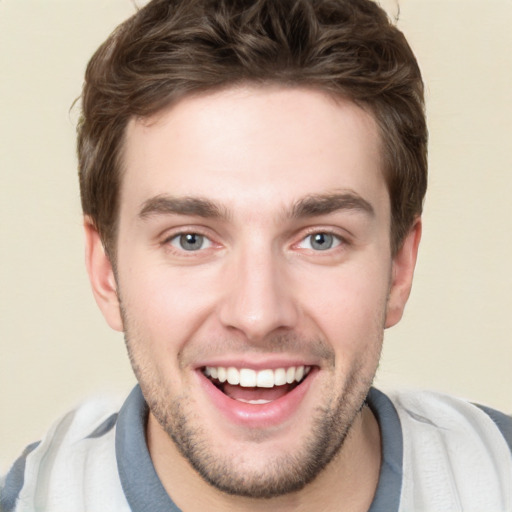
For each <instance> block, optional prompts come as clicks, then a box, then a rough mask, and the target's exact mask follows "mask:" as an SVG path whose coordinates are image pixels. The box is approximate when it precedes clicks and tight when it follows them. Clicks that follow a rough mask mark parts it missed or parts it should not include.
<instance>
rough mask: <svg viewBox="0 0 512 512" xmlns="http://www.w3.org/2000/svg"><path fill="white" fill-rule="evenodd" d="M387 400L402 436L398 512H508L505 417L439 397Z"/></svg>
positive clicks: (510, 426) (510, 462) (510, 480)
mask: <svg viewBox="0 0 512 512" xmlns="http://www.w3.org/2000/svg"><path fill="white" fill-rule="evenodd" d="M389 397H390V399H391V401H392V402H393V404H394V406H395V408H396V410H397V413H398V416H399V418H400V423H401V427H402V434H403V449H404V451H403V475H404V478H403V482H402V486H403V487H402V500H403V502H405V503H406V505H404V503H402V504H403V505H404V506H405V508H403V510H426V509H429V510H465V511H466V510H468V511H473V510H474V511H477V510H496V511H501V510H510V508H511V507H512V436H511V433H512V418H511V417H510V416H507V415H506V414H503V413H500V412H498V411H495V410H493V409H489V408H486V407H482V406H477V405H475V404H472V403H470V402H467V401H465V400H461V399H458V398H455V397H452V396H449V395H444V394H441V393H434V392H426V391H421V392H401V393H390V394H389ZM424 496H429V501H428V506H427V505H426V504H425V503H422V502H418V499H420V498H419V497H424ZM450 507H452V508H450Z"/></svg>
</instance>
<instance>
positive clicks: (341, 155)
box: [121, 87, 387, 213]
mask: <svg viewBox="0 0 512 512" xmlns="http://www.w3.org/2000/svg"><path fill="white" fill-rule="evenodd" d="M123 171H124V173H123V181H122V187H121V213H122V212H123V209H125V210H126V209H129V210H133V211H135V210H136V209H137V208H140V206H141V205H142V204H143V203H144V201H147V199H149V198H151V197H155V196H158V195H162V194H171V195H173V196H192V197H194V196H200V197H208V198H213V199H214V200H216V201H219V202H220V203H224V204H226V205H228V206H232V207H233V208H236V207H237V206H239V207H241V208H242V207H245V208H248V207H249V206H250V207H254V206H255V205H259V206H258V208H264V207H269V208H270V207H272V208H278V207H280V206H286V204H287V203H289V202H293V201H296V200H297V199H300V198H301V197H303V196H305V195H308V194H326V193H331V192H333V191H340V190H341V191H345V190H349V191H351V192H355V193H356V194H358V195H362V196H363V197H365V196H370V197H372V196H373V197H374V198H376V200H377V198H379V200H382V199H383V198H384V197H385V198H387V189H386V184H385V180H384V177H383V172H382V163H381V156H380V136H379V132H378V128H377V125H376V123H375V121H374V119H373V117H372V116H371V115H370V114H369V113H368V112H366V111H365V110H363V109H362V108H360V107H358V106H357V105H355V104H354V103H352V102H350V101H347V100H344V99H340V98H336V99H335V98H333V97H331V96H329V95H327V94H325V93H322V92H319V91H316V90H310V89H302V88H300V89H289V88H277V87H272V88H270V87H240V88H233V89H227V90H222V91H217V92H212V93H208V94H202V95H198V96H190V97H186V98H184V99H182V100H181V101H179V102H178V103H176V104H174V105H173V106H171V107H169V108H168V109H166V110H164V111H162V112H160V113H158V114H156V115H154V116H153V117H151V118H149V119H132V120H131V121H130V123H129V125H128V127H127V131H126V137H125V145H124V153H123Z"/></svg>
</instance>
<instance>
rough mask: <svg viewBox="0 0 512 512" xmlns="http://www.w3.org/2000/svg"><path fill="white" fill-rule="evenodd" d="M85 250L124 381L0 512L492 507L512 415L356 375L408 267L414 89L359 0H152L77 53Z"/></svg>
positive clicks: (393, 316) (415, 137)
mask: <svg viewBox="0 0 512 512" xmlns="http://www.w3.org/2000/svg"><path fill="white" fill-rule="evenodd" d="M82 100H83V117H82V120H81V123H80V126H79V143H78V152H79V161H80V186H81V193H82V204H83V209H84V219H85V223H84V224H85V233H86V243H87V258H86V260H87V268H88V272H89V276H90V279H91V283H92V287H93V291H94V294H95V298H96V300H97V302H98V305H99V307H100V309H101V310H102V312H103V314H104V316H105V318H106V320H107V322H108V323H109V324H110V326H111V327H113V328H114V329H117V330H119V331H123V332H124V333H125V338H126V344H127V348H128V353H129V355H130V360H131V362H132V366H133V369H134V371H135V374H136V376H137V379H138V381H139V385H140V387H139V386H138V387H137V388H135V389H134V391H133V392H132V394H131V395H130V397H128V399H127V400H126V402H125V404H124V405H123V407H122V408H121V410H120V411H115V410H112V409H110V408H109V407H108V406H104V405H103V404H100V403H91V404H88V405H86V406H84V407H82V408H80V409H78V410H77V411H73V412H71V413H69V414H68V415H67V416H66V417H65V418H64V419H63V420H61V421H60V422H58V423H57V424H56V425H55V427H54V429H53V430H52V431H51V432H50V433H49V434H48V435H47V437H46V438H45V439H44V440H43V441H42V442H41V443H39V444H37V443H36V444H34V445H31V446H29V447H28V448H27V450H26V452H25V453H24V455H23V456H22V457H21V458H20V459H19V460H18V461H17V462H16V463H15V465H14V466H13V468H12V470H11V471H10V473H9V474H8V475H7V477H6V479H5V482H4V487H3V489H2V495H1V499H0V503H1V506H2V507H3V508H2V510H6V511H8V510H49V511H50V510H51V511H56V510H66V511H70V510H87V511H95V510H98V511H99V510H102V511H105V510H134V511H139V510H184V511H186V512H187V511H195V510H204V509H207V510H218V511H224V510H248V511H250V510H260V509H265V510H277V511H279V510H326V511H331V510H354V511H357V510H360V511H363V510H371V511H394V510H401V511H405V510H415V511H417V510H436V511H438V510H446V511H452V510H464V511H466V510H475V511H476V510H493V511H494V510H496V511H501V510H510V509H511V508H512V495H511V492H512V491H511V485H510V484H511V481H512V457H511V452H510V445H511V444H512V439H511V438H512V436H511V431H512V422H511V421H510V419H509V418H507V417H506V416H504V415H502V414H500V413H498V412H496V411H491V410H488V409H485V408H482V407H477V406H474V405H471V404H468V403H465V402H462V401H459V400H455V399H453V398H450V397H444V396H438V395H434V394H427V393H425V394H415V395H410V394H399V395H396V396H392V397H388V396H386V395H384V394H382V393H381V392H379V391H377V390H375V389H372V388H371V383H372V380H373V377H374V374H375V371H376V368H377V364H378V360H379V355H380V349H381V344H382V336H383V330H384V328H386V327H390V326H392V325H394V324H396V323H397V322H398V321H399V320H400V318H401V315H402V312H403V309H404V307H405V303H406V301H407V298H408V295H409V291H410V288H411V283H412V276H413V271H414V266H415V262H416V254H417V248H418V244H419V240H420V235H421V220H420V216H421V210H422V201H423V197H424V194H425V189H426V142H427V135H426V125H425V119H424V114H423V85H422V82H421V76H420V72H419V69H418V66H417V64H416V61H415V59H414V56H413V54H412V52H411V50H410V48H409V46H408V45H407V43H406V41H405V39H404V38H403V36H402V34H401V33H400V32H399V31H398V30H397V29H396V28H395V27H394V26H393V25H392V24H390V23H389V21H388V19H387V18H386V16H385V14H384V13H383V11H381V10H380V9H379V8H378V6H377V5H376V4H375V3H373V2H371V1H370V0H350V1H348V0H337V1H313V0H295V1H291V0H281V1H279V2H275V1H273V0H266V1H265V0H259V1H241V0H239V1H234V0H230V1H228V0H226V1H222V2H219V1H217V2H211V1H207V0H173V1H169V0H166V1H163V0H156V1H153V2H151V3H150V4H148V6H146V7H145V8H143V9H142V10H141V11H140V12H139V13H138V14H136V15H135V16H134V17H133V18H132V19H130V20H128V21H127V22H126V23H125V24H123V25H122V26H121V27H120V28H118V30H117V31H115V32H114V34H113V35H112V36H111V37H110V38H109V39H108V40H107V41H106V42H105V43H104V45H103V46H102V47H101V48H100V49H99V50H98V52H97V53H96V54H95V56H94V57H93V59H92V60H91V62H90V64H89V67H88V70H87V74H86V80H85V85H84V91H83V98H82Z"/></svg>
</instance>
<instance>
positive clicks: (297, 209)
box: [292, 192, 375, 218]
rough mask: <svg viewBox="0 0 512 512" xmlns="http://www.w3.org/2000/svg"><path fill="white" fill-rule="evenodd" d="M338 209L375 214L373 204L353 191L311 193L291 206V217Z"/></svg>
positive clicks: (323, 213) (324, 213)
mask: <svg viewBox="0 0 512 512" xmlns="http://www.w3.org/2000/svg"><path fill="white" fill-rule="evenodd" d="M340 210H353V211H358V212H362V213H365V214H367V215H369V216H371V217H373V216H375V210H374V209H373V206H372V205H371V204H370V203H369V202H368V201H366V199H363V198H362V197H361V196H359V195H358V194H356V193H354V192H343V193H336V194H313V195H310V196H306V197H304V198H303V199H300V200H299V201H297V202H296V203H295V204H294V205H293V208H292V217H293V218H304V217H317V216H320V215H328V214H330V213H334V212H337V211H340Z"/></svg>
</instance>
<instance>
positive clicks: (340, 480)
mask: <svg viewBox="0 0 512 512" xmlns="http://www.w3.org/2000/svg"><path fill="white" fill-rule="evenodd" d="M147 437H148V440H147V441H148V448H149V452H150V454H151V458H152V460H153V464H154V466H155V469H156V472H157V474H158V477H159V478H160V480H161V482H162V484H163V486H164V488H165V490H166V491H167V493H168V494H169V496H170V497H171V498H172V500H173V501H174V502H175V503H176V505H177V506H178V507H179V508H180V509H181V510H183V511H184V512H196V511H197V512H199V511H203V510H205V509H206V510H215V511H217V512H228V511H229V512H232V511H233V510H243V511H247V512H260V511H267V510H269V509H270V510H272V511H275V512H291V511H293V512H302V511H304V512H305V511H310V510H318V511H322V512H330V511H333V512H334V511H338V510H340V504H342V508H343V510H344V511H347V512H363V511H367V510H368V509H369V507H370V505H371V503H372V500H373V496H374V494H375V490H376V488H377V484H378V479H379V470H380V464H381V439H380V431H379V427H378V423H377V420H376V419H375V417H374V416H373V414H372V412H371V411H370V409H369V408H368V407H364V408H363V409H362V411H361V413H360V414H359V415H358V417H357V418H356V420H355V421H354V423H353V425H352V427H351V430H350V432H349V434H348V435H347V438H346V440H345V442H344V444H343V446H342V448H341V450H340V452H339V453H338V454H337V455H336V457H335V458H334V459H333V460H332V461H331V462H330V463H329V464H328V465H327V467H326V468H325V469H324V470H323V471H322V472H321V473H320V474H319V475H318V477H317V478H316V479H315V480H314V481H313V482H311V483H310V484H308V485H307V486H306V487H305V488H304V489H302V490H300V491H297V492H294V493H290V494H286V495H283V496H279V497H276V498H270V499H251V498H245V497H239V496H231V495H227V494H225V493H223V492H221V491H218V490H217V489H215V488H214V487H212V486H211V485H210V484H208V483H207V482H205V481H204V480H203V479H202V478H201V477H200V476H199V475H198V474H197V473H196V471H195V470H194V469H193V468H192V467H191V466H190V464H189V463H188V461H187V460H186V459H185V458H184V457H183V456H182V455H181V454H180V453H179V452H178V450H177V449H176V447H175V445H174V443H173V441H172V440H171V439H170V438H169V436H168V435H167V433H166V432H164V431H163V430H162V428H161V427H160V425H159V424H158V422H157V421H156V420H155V419H154V418H153V416H152V415H151V414H150V416H149V422H148V428H147Z"/></svg>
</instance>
